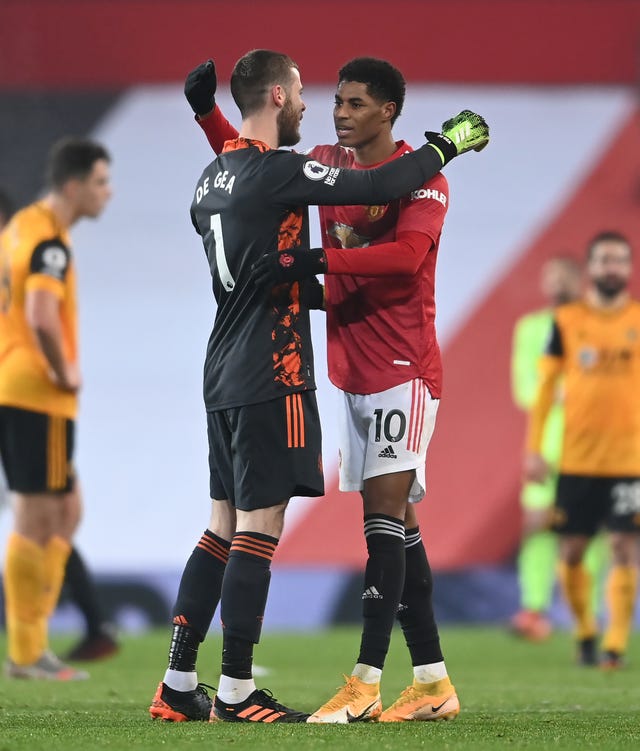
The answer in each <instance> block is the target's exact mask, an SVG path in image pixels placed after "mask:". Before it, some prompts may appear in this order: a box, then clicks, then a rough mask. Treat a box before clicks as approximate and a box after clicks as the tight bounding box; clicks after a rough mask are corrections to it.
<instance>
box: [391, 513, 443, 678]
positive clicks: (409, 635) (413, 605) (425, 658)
mask: <svg viewBox="0 0 640 751" xmlns="http://www.w3.org/2000/svg"><path fill="white" fill-rule="evenodd" d="M405 545H406V547H405V555H406V572H405V579H404V591H403V592H402V598H401V600H400V608H399V610H398V620H399V621H400V624H401V626H402V631H403V632H404V638H405V641H406V642H407V647H408V648H409V653H410V654H411V664H412V665H414V666H415V665H431V664H433V663H434V662H441V661H442V660H444V657H443V656H442V650H441V648H440V636H439V634H438V626H437V625H436V620H435V617H434V614H433V600H432V595H433V576H432V574H431V566H429V559H428V558H427V554H426V551H425V549H424V545H423V543H422V538H421V536H420V529H419V528H418V527H414V528H413V529H408V530H407V531H406V543H405Z"/></svg>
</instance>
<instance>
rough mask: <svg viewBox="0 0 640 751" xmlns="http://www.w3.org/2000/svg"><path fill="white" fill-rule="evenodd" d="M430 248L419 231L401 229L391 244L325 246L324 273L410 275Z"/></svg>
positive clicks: (427, 241)
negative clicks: (345, 247) (357, 246)
mask: <svg viewBox="0 0 640 751" xmlns="http://www.w3.org/2000/svg"><path fill="white" fill-rule="evenodd" d="M432 247H433V243H432V240H431V238H430V237H429V236H428V235H426V234H423V233H422V232H400V233H398V235H397V237H396V240H395V241H394V242H390V243H380V244H378V245H369V246H367V247H364V248H348V249H343V248H325V249H324V252H325V256H326V259H327V270H326V272H325V273H327V274H354V275H357V276H392V275H394V276H413V275H414V274H415V273H416V272H417V271H418V269H419V268H420V266H421V265H422V262H423V261H424V259H425V256H426V255H427V253H428V252H429V251H430V250H431V248H432Z"/></svg>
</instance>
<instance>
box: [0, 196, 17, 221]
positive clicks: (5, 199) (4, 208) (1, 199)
mask: <svg viewBox="0 0 640 751" xmlns="http://www.w3.org/2000/svg"><path fill="white" fill-rule="evenodd" d="M15 210H16V207H15V204H14V203H13V201H12V200H11V196H10V195H9V194H8V193H7V192H6V191H4V190H2V188H0V228H1V227H4V225H5V224H6V223H7V222H8V221H9V219H11V217H12V216H13V212H14V211H15Z"/></svg>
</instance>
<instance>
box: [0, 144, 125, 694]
mask: <svg viewBox="0 0 640 751" xmlns="http://www.w3.org/2000/svg"><path fill="white" fill-rule="evenodd" d="M109 161H110V159H109V155H108V153H107V151H106V150H105V149H104V148H103V147H102V146H101V145H99V144H96V143H93V142H91V141H87V140H81V139H68V140H65V141H62V142H60V143H58V144H57V145H56V146H55V147H54V148H53V150H52V152H51V155H50V158H49V166H48V182H49V188H50V189H49V192H48V193H47V194H46V195H45V197H44V198H43V199H42V200H41V201H38V202H36V203H34V204H32V205H30V206H27V207H26V208H24V209H22V210H21V211H19V212H18V213H17V214H15V216H14V217H13V218H12V219H11V221H10V222H9V224H8V225H7V226H6V227H5V229H4V231H3V232H2V235H0V454H1V455H2V463H3V465H4V469H5V473H6V477H7V483H8V486H9V489H10V490H11V491H12V492H13V494H14V504H13V506H14V519H15V523H14V529H13V532H12V534H11V535H10V537H9V540H8V543H7V549H6V559H5V568H4V587H5V603H6V620H7V636H8V651H9V659H8V661H7V663H6V665H5V671H6V673H7V675H8V676H10V677H16V678H47V679H54V680H74V679H79V678H85V677H87V674H86V673H84V672H82V671H78V670H74V669H73V668H70V667H68V666H66V665H65V664H64V663H62V662H61V661H60V660H58V658H57V657H56V656H55V655H53V654H52V653H51V652H50V651H49V649H48V620H49V617H50V615H51V613H52V612H53V610H54V608H55V606H56V603H57V601H58V596H59V594H60V588H61V586H62V581H63V578H64V571H65V566H66V563H67V558H68V557H69V553H70V552H71V539H72V536H73V533H74V531H75V529H76V527H77V524H78V522H79V519H80V513H81V505H82V504H81V497H80V490H79V487H78V483H77V481H76V478H75V474H74V468H73V444H74V433H75V418H76V413H77V401H78V397H77V394H78V391H79V389H80V385H81V379H80V371H79V365H78V342H77V337H78V332H77V311H76V279H75V269H74V263H73V256H72V253H71V242H70V237H69V229H70V227H71V226H72V225H73V224H74V223H75V222H76V221H78V220H79V219H81V218H82V217H92V218H95V217H97V216H99V215H100V213H101V212H102V210H103V208H104V207H105V205H106V203H107V201H108V200H109V198H110V196H111V188H110V183H109Z"/></svg>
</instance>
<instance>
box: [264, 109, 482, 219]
mask: <svg viewBox="0 0 640 751" xmlns="http://www.w3.org/2000/svg"><path fill="white" fill-rule="evenodd" d="M425 135H426V137H427V138H428V139H429V143H427V144H425V145H424V146H422V147H421V148H419V149H416V151H413V152H410V153H408V154H405V155H404V156H403V157H402V158H401V159H395V160H393V161H392V162H388V163H387V164H384V165H383V166H381V167H377V168H375V169H368V170H348V169H342V168H340V167H330V166H328V165H326V164H322V163H321V162H317V161H315V160H313V159H309V158H308V157H307V156H304V155H302V154H293V153H290V152H280V151H274V152H273V154H272V155H271V158H272V159H274V160H276V159H277V160H279V163H278V167H277V168H275V167H274V173H275V175H274V176H275V180H274V181H273V182H272V185H271V186H270V191H271V194H272V196H273V197H274V198H275V199H276V200H277V201H278V202H280V203H282V205H284V206H290V205H296V204H297V205H313V204H317V205H323V206H340V205H351V204H380V203H388V202H389V201H393V200H394V199H396V198H400V197H402V196H403V195H406V194H407V193H410V192H411V191H412V190H415V189H417V188H419V187H420V186H421V185H423V184H424V183H425V182H427V181H428V180H431V179H432V178H433V177H435V176H436V175H437V174H438V172H440V170H441V169H442V167H443V166H444V165H445V164H447V163H448V162H450V161H451V160H452V159H453V158H455V157H456V156H458V155H459V154H464V153H465V152H467V151H471V150H474V151H480V150H481V149H483V148H484V147H485V146H486V145H487V143H488V142H489V126H488V125H487V123H486V122H485V120H484V118H482V117H481V116H480V115H477V114H476V113H474V112H471V111H470V110H464V111H463V112H461V113H460V114H459V115H456V117H455V118H452V119H450V120H447V121H446V122H445V123H444V124H443V131H442V132H441V133H435V132H434V131H427V132H426V133H425ZM274 173H271V174H274Z"/></svg>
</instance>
